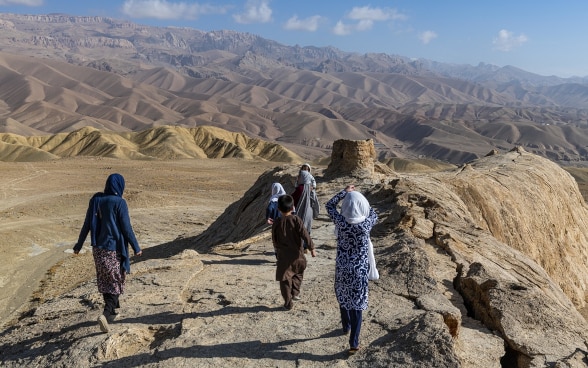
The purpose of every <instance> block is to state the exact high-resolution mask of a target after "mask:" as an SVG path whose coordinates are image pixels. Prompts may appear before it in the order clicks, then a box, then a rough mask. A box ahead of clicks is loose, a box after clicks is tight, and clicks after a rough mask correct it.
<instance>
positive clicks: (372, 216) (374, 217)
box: [367, 207, 378, 227]
mask: <svg viewBox="0 0 588 368" xmlns="http://www.w3.org/2000/svg"><path fill="white" fill-rule="evenodd" d="M367 221H368V222H369V224H370V227H373V226H374V225H375V224H376V221H378V215H377V214H376V211H374V209H373V208H371V207H370V214H369V215H368V217H367Z"/></svg>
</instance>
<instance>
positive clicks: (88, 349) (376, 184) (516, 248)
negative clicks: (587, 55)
mask: <svg viewBox="0 0 588 368" xmlns="http://www.w3.org/2000/svg"><path fill="white" fill-rule="evenodd" d="M297 169H298V167H297V166H294V165H289V166H288V165H287V166H281V167H278V168H276V169H274V170H270V171H268V172H266V173H265V174H263V175H262V176H261V177H260V178H259V180H258V181H257V182H256V183H255V184H254V185H253V187H251V189H250V190H249V191H247V192H246V193H245V195H244V196H243V198H242V199H240V200H239V201H237V202H235V203H233V204H232V205H230V206H229V207H228V208H227V210H226V211H225V212H224V213H223V214H222V215H221V216H219V217H218V219H217V220H216V221H215V223H213V224H212V225H211V226H210V227H209V229H208V230H206V231H205V232H204V233H202V234H199V235H197V236H193V237H186V238H181V239H178V240H177V241H176V242H173V244H162V245H161V246H159V247H157V248H160V249H161V250H164V249H167V248H170V247H174V248H175V249H178V248H180V247H191V248H194V249H197V250H198V253H196V252H194V251H191V250H188V251H185V252H183V253H179V254H177V255H176V256H174V257H171V258H169V259H168V258H161V257H157V253H156V252H153V253H149V250H150V249H146V251H145V256H146V258H145V259H143V260H141V262H140V263H138V264H137V265H135V266H134V267H135V268H136V269H137V275H135V276H134V277H133V278H132V279H130V281H129V283H130V288H129V290H130V291H129V295H128V296H125V299H127V298H128V300H129V303H131V302H130V301H132V304H130V305H129V308H128V309H126V311H125V313H126V314H125V315H124V316H123V319H122V320H121V321H120V322H117V323H116V324H113V326H112V327H113V331H112V332H111V333H109V334H99V333H98V329H97V326H96V325H95V322H94V321H93V320H95V316H96V315H97V313H98V310H99V304H100V302H99V298H98V295H97V294H96V292H95V291H94V288H95V286H94V285H93V284H92V283H88V284H84V285H81V286H79V287H77V288H73V290H72V291H70V292H68V293H66V294H64V295H63V296H61V297H60V298H56V299H55V300H51V301H47V302H45V303H44V304H42V305H39V306H38V307H37V308H36V309H32V310H31V311H30V313H29V314H28V315H24V316H23V317H22V318H21V319H20V321H18V322H17V323H16V324H15V325H14V326H13V327H11V328H9V329H8V330H7V331H5V332H4V333H2V335H0V351H1V352H2V353H1V354H2V363H3V365H5V366H7V367H16V366H23V365H38V366H48V365H52V366H72V365H79V366H88V365H98V364H101V365H109V364H110V365H112V366H116V365H119V366H139V365H140V366H158V367H176V366H213V365H222V366H225V367H239V368H241V367H248V366H251V367H253V366H316V367H331V366H358V367H390V366H394V367H423V368H424V367H484V368H488V367H496V368H498V367H521V368H527V367H586V366H588V356H587V348H586V346H587V343H588V332H587V331H588V324H587V322H586V320H585V319H584V317H583V316H582V315H581V314H580V313H579V312H578V310H579V309H581V308H582V307H583V306H584V304H585V300H584V295H585V293H586V281H587V280H586V277H587V276H586V275H588V269H587V267H588V262H586V258H587V257H588V240H587V236H588V227H587V226H586V224H585V221H586V220H585V219H586V218H588V208H587V207H586V204H585V202H584V200H583V199H582V197H581V195H580V193H579V190H578V187H577V185H576V183H575V182H574V180H573V179H572V178H571V176H570V175H569V174H567V173H566V172H565V171H564V170H562V169H561V168H560V167H558V166H557V165H555V164H553V163H552V162H550V161H548V160H546V159H543V158H541V157H539V156H536V155H533V154H530V153H527V152H525V151H523V150H521V149H517V150H513V151H511V152H508V153H502V154H495V155H492V156H488V157H484V158H482V159H479V160H477V161H474V162H471V163H470V164H468V165H465V166H463V167H461V168H457V169H451V170H445V171H440V172H435V173H421V174H408V173H403V174H402V175H396V174H393V175H391V174H381V173H374V174H373V175H367V176H359V175H357V174H356V175H353V176H345V177H343V178H341V177H332V176H327V175H322V173H321V170H316V171H315V173H316V178H317V192H318V195H319V200H320V201H321V202H322V203H324V202H325V201H327V200H328V199H329V198H330V197H331V196H332V195H334V194H335V193H336V192H338V191H339V190H341V189H342V188H343V187H345V185H346V184H349V181H350V180H353V181H354V182H353V184H355V185H356V187H357V188H358V190H360V191H361V192H363V193H364V194H365V195H366V197H367V198H368V200H369V201H370V203H371V205H372V206H373V207H374V208H375V210H376V212H377V213H378V215H379V221H378V224H377V225H376V226H375V227H374V229H373V231H372V240H373V242H374V246H375V253H376V259H377V264H378V269H379V271H380V280H378V281H376V282H372V283H370V307H369V309H368V310H367V311H366V313H365V314H364V326H363V327H362V335H361V346H362V349H361V350H360V351H359V353H358V354H356V355H355V356H353V357H350V358H347V356H345V355H344V353H342V352H343V351H344V349H345V347H346V337H342V336H339V330H340V322H339V316H338V313H339V311H338V307H337V303H336V301H335V300H334V297H333V291H332V278H333V268H334V258H335V254H336V241H335V239H334V236H333V225H332V224H331V222H330V221H329V219H328V218H327V217H326V215H325V214H324V213H323V214H321V216H320V217H319V219H317V220H316V221H315V222H314V225H313V229H312V236H313V238H314V239H315V242H316V244H317V246H318V257H317V258H309V261H308V262H309V268H308V270H307V274H306V275H305V283H304V286H303V296H304V297H303V300H302V301H301V302H300V303H299V304H297V305H296V307H295V309H294V310H293V311H291V313H288V312H283V311H278V310H277V309H278V308H279V306H280V296H279V292H278V289H277V285H276V284H275V281H274V280H273V271H274V261H275V258H274V254H273V251H272V247H271V239H270V237H269V228H268V226H267V224H265V222H264V215H263V210H264V209H265V206H266V204H267V200H268V198H269V191H270V185H271V183H272V182H281V183H282V184H283V185H284V186H285V188H286V191H288V190H290V189H292V187H291V186H289V185H291V182H292V180H293V178H294V176H295V174H296V172H297ZM352 172H355V171H353V170H352ZM150 254H151V255H150ZM131 305H132V306H131ZM86 319H89V320H90V321H89V322H84V321H85V320H86Z"/></svg>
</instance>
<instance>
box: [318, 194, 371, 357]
mask: <svg viewBox="0 0 588 368" xmlns="http://www.w3.org/2000/svg"><path fill="white" fill-rule="evenodd" d="M341 200H343V203H342V204H341V213H339V211H337V204H338V203H339V201H341ZM325 207H326V209H327V213H328V214H329V217H330V218H331V220H333V222H334V223H335V229H336V235H337V258H336V260H335V264H336V266H335V294H336V296H337V301H338V302H339V308H340V311H341V324H342V326H343V333H345V334H347V333H349V347H350V348H349V354H355V353H356V352H357V350H358V349H359V333H360V331H361V320H362V311H364V310H366V309H367V306H368V271H369V262H368V244H369V243H368V242H369V239H370V231H371V230H372V227H373V226H374V225H375V223H376V221H377V219H378V216H377V215H376V213H375V212H374V210H373V209H372V208H371V207H370V204H369V202H368V201H367V199H366V198H365V197H364V196H363V195H362V194H361V193H359V192H356V191H355V187H354V186H353V185H348V186H347V187H346V188H345V189H344V190H342V191H341V192H339V193H337V194H336V195H335V196H334V197H333V198H331V199H330V200H329V201H328V202H327V204H326V205H325Z"/></svg>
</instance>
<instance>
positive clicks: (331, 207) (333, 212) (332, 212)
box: [325, 189, 347, 223]
mask: <svg viewBox="0 0 588 368" xmlns="http://www.w3.org/2000/svg"><path fill="white" fill-rule="evenodd" d="M346 195H347V191H345V189H343V190H342V191H340V192H339V193H337V194H335V195H334V196H333V198H331V199H329V201H328V202H327V203H326V204H325V208H326V209H327V214H328V215H329V217H330V218H331V220H333V222H335V223H337V222H341V221H343V216H341V214H340V213H339V211H337V204H338V203H339V201H341V200H342V199H343V198H345V196H346Z"/></svg>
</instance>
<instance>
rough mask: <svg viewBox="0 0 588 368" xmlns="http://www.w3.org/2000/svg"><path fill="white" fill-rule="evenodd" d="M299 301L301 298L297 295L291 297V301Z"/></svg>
mask: <svg viewBox="0 0 588 368" xmlns="http://www.w3.org/2000/svg"><path fill="white" fill-rule="evenodd" d="M300 299H301V298H300V297H299V296H298V295H296V296H293V297H292V300H300Z"/></svg>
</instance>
